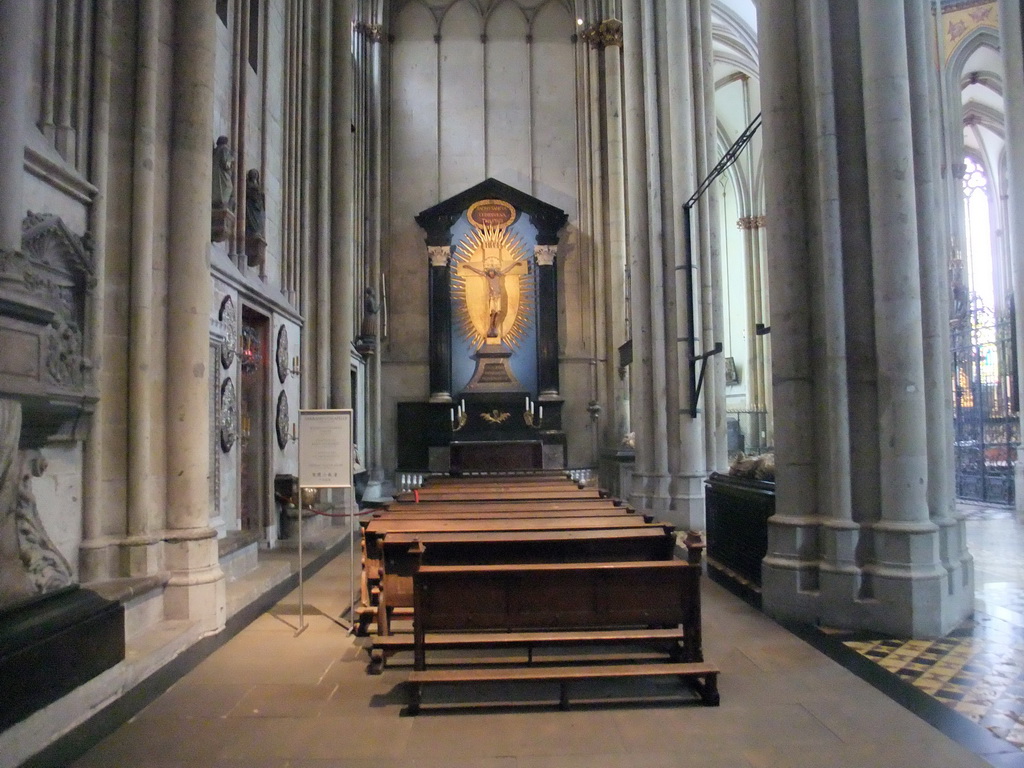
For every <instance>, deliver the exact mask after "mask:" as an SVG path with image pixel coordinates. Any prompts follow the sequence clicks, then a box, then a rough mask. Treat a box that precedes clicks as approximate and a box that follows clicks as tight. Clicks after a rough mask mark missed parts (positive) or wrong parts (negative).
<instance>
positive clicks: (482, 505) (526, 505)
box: [376, 498, 629, 512]
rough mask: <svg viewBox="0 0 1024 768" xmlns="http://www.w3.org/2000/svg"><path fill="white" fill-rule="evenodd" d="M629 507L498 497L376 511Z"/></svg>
mask: <svg viewBox="0 0 1024 768" xmlns="http://www.w3.org/2000/svg"><path fill="white" fill-rule="evenodd" d="M602 507H606V508H629V507H628V505H626V504H623V503H622V502H621V501H620V500H618V499H610V498H609V499H500V500H494V499H491V500H486V501H478V500H473V499H468V500H467V499H461V500H456V501H453V500H450V499H447V500H445V499H424V500H423V501H419V502H416V501H395V502H392V503H390V504H388V505H387V506H384V507H380V508H379V509H378V510H376V511H380V512H383V511H393V512H416V511H421V512H422V511H431V510H434V511H444V510H448V509H462V510H473V511H477V512H487V511H502V512H513V511H515V510H523V509H533V510H548V511H551V512H559V511H563V510H566V509H598V508H602Z"/></svg>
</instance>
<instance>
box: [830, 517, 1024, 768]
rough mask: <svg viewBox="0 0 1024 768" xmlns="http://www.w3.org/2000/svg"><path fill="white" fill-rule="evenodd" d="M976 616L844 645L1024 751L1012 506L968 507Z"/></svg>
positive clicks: (1018, 569)
mask: <svg viewBox="0 0 1024 768" xmlns="http://www.w3.org/2000/svg"><path fill="white" fill-rule="evenodd" d="M961 512H963V513H964V515H965V517H966V519H967V540H968V548H969V549H970V551H971V553H972V554H973V556H974V560H975V583H976V590H975V594H976V599H975V615H974V617H973V618H971V619H969V620H967V621H965V622H964V623H963V624H962V625H960V626H959V627H958V628H957V629H956V630H954V631H953V632H951V633H950V634H949V635H948V636H946V637H944V638H941V639H938V640H899V639H889V638H884V639H874V640H863V639H857V640H845V641H844V645H846V646H847V647H848V648H851V649H853V650H855V651H857V652H858V653H860V654H861V655H862V656H864V657H865V658H867V659H870V660H871V661H873V662H875V663H876V664H878V665H879V667H881V668H882V669H884V670H886V671H887V672H890V673H892V674H894V675H896V676H898V677H899V678H900V679H902V680H904V681H906V682H908V683H910V684H912V685H913V686H914V687H915V688H917V689H919V690H921V691H923V692H924V693H927V694H928V695H929V696H931V697H933V698H934V699H936V700H937V701H940V702H942V703H943V704H944V705H946V706H947V707H950V708H951V709H953V710H955V711H956V712H958V713H960V714H961V715H963V716H964V717H966V718H968V719H969V720H971V721H973V722H975V723H977V724H979V725H981V726H982V727H984V728H987V729H988V730H989V731H990V732H991V733H992V734H994V735H995V736H997V737H999V738H1000V739H1004V740H1005V741H1007V742H1009V743H1011V744H1013V745H1015V746H1017V747H1018V748H1020V749H1022V750H1024V524H1021V523H1018V522H1017V521H1016V520H1015V519H1014V513H1013V512H1012V511H1011V510H1005V509H991V508H975V507H965V508H963V509H961Z"/></svg>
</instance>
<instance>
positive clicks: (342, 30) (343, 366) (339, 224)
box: [331, 0, 366, 451]
mask: <svg viewBox="0 0 1024 768" xmlns="http://www.w3.org/2000/svg"><path fill="white" fill-rule="evenodd" d="M333 25H334V28H333V33H334V34H333V40H332V44H331V46H332V54H333V76H332V81H331V84H332V86H333V87H332V92H331V99H332V112H333V120H332V123H331V182H332V183H331V186H332V189H331V235H332V237H331V406H332V407H334V408H351V407H352V405H353V403H352V378H351V376H350V375H349V356H350V355H351V349H352V340H353V338H354V336H355V332H354V330H355V329H354V325H355V321H354V319H353V318H354V315H353V312H354V310H353V304H354V303H356V302H355V287H354V285H355V278H354V274H353V260H354V244H355V232H354V228H353V224H354V222H353V216H352V204H353V186H354V176H353V171H352V168H353V155H354V153H353V149H352V124H353V115H352V0H335V2H334V14H333ZM359 447H360V450H362V451H365V450H366V446H365V445H361V446H359Z"/></svg>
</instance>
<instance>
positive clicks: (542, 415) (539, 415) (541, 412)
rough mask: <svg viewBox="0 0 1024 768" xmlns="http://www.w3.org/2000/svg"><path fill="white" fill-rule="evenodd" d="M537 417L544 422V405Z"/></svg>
mask: <svg viewBox="0 0 1024 768" xmlns="http://www.w3.org/2000/svg"><path fill="white" fill-rule="evenodd" d="M537 416H538V417H539V418H541V419H542V420H543V418H544V406H543V405H542V406H541V407H540V408H539V409H538V412H537Z"/></svg>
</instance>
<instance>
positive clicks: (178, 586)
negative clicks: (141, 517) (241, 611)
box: [164, 528, 227, 634]
mask: <svg viewBox="0 0 1024 768" xmlns="http://www.w3.org/2000/svg"><path fill="white" fill-rule="evenodd" d="M164 552H165V559H166V564H167V569H168V570H169V571H170V573H171V577H170V579H169V580H168V582H167V587H166V589H165V590H164V615H165V616H166V617H167V618H168V619H185V620H188V621H193V622H196V624H197V625H198V628H199V631H200V632H201V633H202V634H212V633H214V632H218V631H220V630H221V629H223V628H224V623H225V621H226V619H227V597H226V587H225V582H224V572H223V571H222V570H221V568H220V562H219V552H218V547H217V532H216V531H215V530H214V529H212V528H188V529H183V530H173V531H167V532H166V540H165V544H164Z"/></svg>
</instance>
